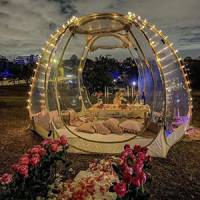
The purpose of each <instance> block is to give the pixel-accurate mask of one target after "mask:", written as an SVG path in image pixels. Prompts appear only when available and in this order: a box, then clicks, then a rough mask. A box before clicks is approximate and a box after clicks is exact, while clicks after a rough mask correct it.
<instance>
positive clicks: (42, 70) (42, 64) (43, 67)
mask: <svg viewBox="0 0 200 200" xmlns="http://www.w3.org/2000/svg"><path fill="white" fill-rule="evenodd" d="M77 22H78V18H77V17H75V16H73V17H71V18H70V20H68V21H67V23H66V24H63V25H62V26H61V27H60V28H59V29H57V30H56V32H55V33H54V34H51V35H50V38H49V40H48V41H46V45H45V47H43V48H42V53H41V55H40V56H39V60H38V62H37V63H36V69H34V76H33V78H32V83H31V84H30V91H29V92H28V94H29V99H28V100H27V102H28V106H27V109H28V111H29V115H30V117H32V115H34V114H36V113H34V111H33V109H32V106H33V103H35V102H32V99H33V98H34V97H33V91H34V89H35V88H37V89H39V90H40V97H37V101H38V102H39V103H40V109H41V110H44V109H45V108H46V101H45V97H46V96H45V95H46V94H45V76H46V73H47V69H48V67H49V57H50V55H51V53H52V52H53V50H54V49H55V48H56V42H57V40H58V38H59V37H60V36H61V35H62V34H63V33H64V32H65V31H66V30H67V29H68V27H69V26H70V25H73V24H77ZM53 62H54V63H55V62H56V60H55V59H53ZM38 83H41V85H40V86H38V85H39V84H38Z"/></svg>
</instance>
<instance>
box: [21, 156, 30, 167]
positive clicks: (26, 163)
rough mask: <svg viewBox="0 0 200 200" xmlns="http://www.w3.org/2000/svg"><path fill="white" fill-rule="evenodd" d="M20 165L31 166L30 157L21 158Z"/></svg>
mask: <svg viewBox="0 0 200 200" xmlns="http://www.w3.org/2000/svg"><path fill="white" fill-rule="evenodd" d="M19 164H20V165H28V164H29V156H28V155H23V156H21V157H20V158H19Z"/></svg>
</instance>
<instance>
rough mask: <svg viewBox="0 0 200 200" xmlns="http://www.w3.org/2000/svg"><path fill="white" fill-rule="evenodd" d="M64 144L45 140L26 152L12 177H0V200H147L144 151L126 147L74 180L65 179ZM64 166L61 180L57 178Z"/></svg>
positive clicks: (148, 161) (147, 165)
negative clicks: (40, 199)
mask: <svg viewBox="0 0 200 200" xmlns="http://www.w3.org/2000/svg"><path fill="white" fill-rule="evenodd" d="M67 148H68V145H67V140H66V138H65V137H64V136H61V137H60V139H59V140H54V141H52V140H49V139H47V140H44V141H43V142H42V143H41V144H40V145H36V146H34V147H33V148H32V149H29V150H28V151H27V153H26V154H24V155H22V156H21V157H20V158H19V160H18V162H17V163H16V164H13V165H12V170H13V174H8V173H5V174H3V175H2V176H1V177H0V186H1V187H0V192H1V193H0V199H4V200H6V199H15V200H25V199H29V200H32V199H33V200H34V199H36V198H38V197H43V198H45V199H49V200H50V199H54V200H55V199H57V200H75V199H77V200H88V199H97V200H99V199H102V200H109V199H121V200H123V199H124V200H125V199H126V200H129V199H133V197H134V199H147V198H148V197H149V193H148V187H149V186H148V183H149V181H150V174H148V172H147V169H148V168H150V167H151V157H150V156H148V155H147V148H142V147H140V146H138V145H135V147H134V148H133V149H132V148H131V147H130V146H129V145H125V147H124V151H123V152H122V153H121V155H120V156H119V157H109V158H107V159H103V160H101V161H96V160H95V161H93V162H91V163H89V168H88V170H86V171H80V172H79V174H78V175H77V176H76V177H75V179H74V180H66V179H67V170H68V166H69V162H68V161H67V155H66V154H67V151H66V150H67ZM61 163H62V164H63V165H64V166H63V169H64V170H65V171H64V176H63V177H64V179H65V180H64V179H62V177H61V176H59V177H57V174H58V171H59V170H60V167H61V165H60V164H61Z"/></svg>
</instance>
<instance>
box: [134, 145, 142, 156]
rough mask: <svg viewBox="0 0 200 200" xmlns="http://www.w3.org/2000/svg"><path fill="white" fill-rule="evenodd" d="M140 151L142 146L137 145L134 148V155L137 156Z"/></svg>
mask: <svg viewBox="0 0 200 200" xmlns="http://www.w3.org/2000/svg"><path fill="white" fill-rule="evenodd" d="M140 150H141V146H140V145H137V144H136V145H135V146H134V148H133V151H134V153H136V154H137V153H138V152H140Z"/></svg>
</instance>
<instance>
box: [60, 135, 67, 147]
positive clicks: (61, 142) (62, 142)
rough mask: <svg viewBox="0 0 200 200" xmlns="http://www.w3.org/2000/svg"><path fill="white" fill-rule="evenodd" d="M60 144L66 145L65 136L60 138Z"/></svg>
mask: <svg viewBox="0 0 200 200" xmlns="http://www.w3.org/2000/svg"><path fill="white" fill-rule="evenodd" d="M60 144H61V145H66V144H67V137H66V136H65V135H62V136H61V137H60Z"/></svg>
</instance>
